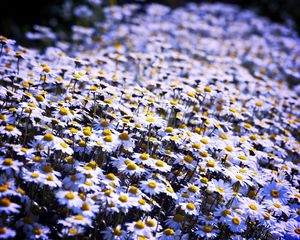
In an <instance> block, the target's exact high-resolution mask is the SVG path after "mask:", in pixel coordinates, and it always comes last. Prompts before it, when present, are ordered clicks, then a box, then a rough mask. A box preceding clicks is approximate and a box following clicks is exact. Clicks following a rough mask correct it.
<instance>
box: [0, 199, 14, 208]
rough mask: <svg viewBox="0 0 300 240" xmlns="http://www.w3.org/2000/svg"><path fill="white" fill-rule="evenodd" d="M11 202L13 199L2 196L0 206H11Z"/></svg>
mask: <svg viewBox="0 0 300 240" xmlns="http://www.w3.org/2000/svg"><path fill="white" fill-rule="evenodd" d="M10 204H11V201H10V200H9V199H8V198H2V199H1V200H0V206H1V207H9V206H10Z"/></svg>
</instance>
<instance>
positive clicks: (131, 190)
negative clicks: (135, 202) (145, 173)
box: [129, 186, 139, 194]
mask: <svg viewBox="0 0 300 240" xmlns="http://www.w3.org/2000/svg"><path fill="white" fill-rule="evenodd" d="M129 192H130V193H132V194H137V193H138V192H139V189H138V188H137V187H135V186H131V187H130V189H129Z"/></svg>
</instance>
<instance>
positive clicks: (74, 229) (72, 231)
mask: <svg viewBox="0 0 300 240" xmlns="http://www.w3.org/2000/svg"><path fill="white" fill-rule="evenodd" d="M69 233H70V234H71V235H75V234H77V233H78V230H77V229H76V228H71V229H69Z"/></svg>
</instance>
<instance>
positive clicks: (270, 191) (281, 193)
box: [262, 182, 288, 203]
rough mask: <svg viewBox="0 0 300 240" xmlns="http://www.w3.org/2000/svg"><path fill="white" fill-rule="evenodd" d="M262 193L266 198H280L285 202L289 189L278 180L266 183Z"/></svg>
mask: <svg viewBox="0 0 300 240" xmlns="http://www.w3.org/2000/svg"><path fill="white" fill-rule="evenodd" d="M262 193H263V194H264V197H265V199H268V200H272V199H274V200H279V201H281V202H282V203H285V202H286V201H287V200H288V190H287V189H286V188H285V187H284V186H282V185H280V184H278V183H276V182H271V183H269V184H267V185H265V186H264V188H263V190H262Z"/></svg>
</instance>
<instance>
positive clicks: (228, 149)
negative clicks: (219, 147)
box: [225, 146, 233, 152]
mask: <svg viewBox="0 0 300 240" xmlns="http://www.w3.org/2000/svg"><path fill="white" fill-rule="evenodd" d="M225 149H226V150H227V151H228V152H232V151H233V147H231V146H226V147H225Z"/></svg>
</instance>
